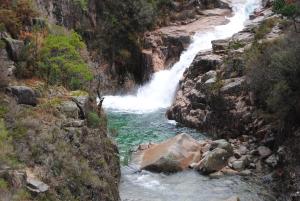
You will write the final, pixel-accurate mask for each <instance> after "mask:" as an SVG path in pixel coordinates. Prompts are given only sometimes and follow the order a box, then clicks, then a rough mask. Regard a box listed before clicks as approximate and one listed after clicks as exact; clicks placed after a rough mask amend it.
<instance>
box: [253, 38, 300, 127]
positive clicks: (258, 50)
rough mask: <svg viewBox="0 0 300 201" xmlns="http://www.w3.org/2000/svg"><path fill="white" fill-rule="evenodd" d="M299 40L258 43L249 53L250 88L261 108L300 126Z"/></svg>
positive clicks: (290, 39) (286, 39)
mask: <svg viewBox="0 0 300 201" xmlns="http://www.w3.org/2000/svg"><path fill="white" fill-rule="evenodd" d="M299 55H300V37H299V35H298V34H296V33H289V34H288V35H287V36H286V37H284V38H283V39H280V40H278V41H275V42H274V41H273V42H270V43H263V44H255V45H253V47H252V49H251V50H250V51H249V52H248V59H247V69H248V73H247V74H248V77H249V80H250V89H251V90H252V91H254V92H255V94H256V97H257V103H258V105H259V107H261V108H262V109H264V110H265V111H267V112H270V113H273V114H275V116H276V117H277V118H278V119H281V120H282V121H293V122H295V121H296V122H297V123H300V121H299V120H300V118H299V117H300V101H299V100H300V79H299V77H300V66H299V63H300V57H299Z"/></svg>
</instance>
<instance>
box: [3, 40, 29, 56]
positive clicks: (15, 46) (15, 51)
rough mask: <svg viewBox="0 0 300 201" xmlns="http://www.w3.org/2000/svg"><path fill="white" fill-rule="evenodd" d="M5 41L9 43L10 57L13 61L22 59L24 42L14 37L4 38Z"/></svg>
mask: <svg viewBox="0 0 300 201" xmlns="http://www.w3.org/2000/svg"><path fill="white" fill-rule="evenodd" d="M4 41H5V42H6V43H7V50H8V54H9V56H10V58H11V59H12V60H13V61H18V60H20V57H21V52H22V49H23V47H24V42H23V41H21V40H15V39H12V38H4Z"/></svg>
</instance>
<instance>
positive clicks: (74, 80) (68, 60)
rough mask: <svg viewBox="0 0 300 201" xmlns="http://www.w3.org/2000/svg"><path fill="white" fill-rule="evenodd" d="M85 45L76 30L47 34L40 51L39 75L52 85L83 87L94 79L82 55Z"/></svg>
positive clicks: (71, 87)
mask: <svg viewBox="0 0 300 201" xmlns="http://www.w3.org/2000/svg"><path fill="white" fill-rule="evenodd" d="M84 46H85V45H84V43H83V42H82V40H81V37H80V36H79V35H78V34H77V33H75V32H72V33H71V34H69V35H49V36H47V37H46V39H45V41H44V44H43V47H42V49H41V52H40V62H39V72H38V73H39V75H40V76H41V77H42V78H43V79H45V80H46V82H47V83H48V84H51V85H55V84H58V85H59V84H61V85H63V86H65V87H67V88H70V89H75V90H76V89H79V88H81V86H83V84H84V83H86V82H87V81H90V80H91V79H92V73H91V72H90V70H89V68H88V66H87V64H86V63H85V61H84V60H83V58H82V57H81V55H80V50H81V49H82V48H84Z"/></svg>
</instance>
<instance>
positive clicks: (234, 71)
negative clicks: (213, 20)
mask: <svg viewBox="0 0 300 201" xmlns="http://www.w3.org/2000/svg"><path fill="white" fill-rule="evenodd" d="M261 13H262V15H261V16H259V17H257V18H255V19H253V20H252V21H251V22H250V23H248V25H247V26H246V28H245V29H244V30H242V31H241V32H239V33H236V34H234V35H233V36H232V37H231V38H228V39H224V40H217V41H213V42H212V46H213V50H212V52H200V53H199V54H198V55H197V56H196V57H195V59H194V61H193V63H192V64H191V65H190V67H189V68H188V69H187V70H186V71H185V73H184V75H183V78H182V80H181V81H180V83H179V87H178V91H177V94H176V96H175V100H174V102H173V104H172V106H171V107H170V108H169V109H168V111H167V113H166V115H167V117H168V118H169V119H173V120H176V121H177V122H180V123H182V124H184V125H187V126H190V127H194V128H197V129H199V130H202V131H206V132H209V133H211V134H212V135H214V136H215V137H223V138H228V137H236V136H239V135H241V134H256V135H257V136H258V135H260V138H264V137H265V136H268V135H269V134H270V130H269V129H267V126H266V125H265V122H264V121H263V120H262V118H261V117H259V116H258V115H257V113H255V112H254V111H255V106H254V97H253V94H252V93H251V92H249V91H248V90H247V80H246V77H245V76H244V74H245V61H244V58H245V57H244V56H243V55H244V53H245V51H247V49H249V47H251V43H252V42H254V40H255V26H258V25H259V24H260V23H262V22H263V20H264V19H267V18H270V17H271V14H270V9H266V10H264V11H262V12H261ZM273 29H276V30H274V31H273ZM273 29H272V31H271V32H270V33H272V34H271V35H272V38H273V39H274V38H276V37H273V36H274V35H276V34H274V33H275V32H276V33H277V35H276V36H277V37H278V36H279V34H280V32H279V31H278V29H277V28H276V26H275V27H274V28H273ZM270 33H269V34H267V35H266V36H265V37H266V38H268V35H270ZM266 40H268V39H266ZM264 126H265V127H264ZM262 133H264V134H262ZM261 134H262V135H261Z"/></svg>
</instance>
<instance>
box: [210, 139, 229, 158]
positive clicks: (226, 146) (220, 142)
mask: <svg viewBox="0 0 300 201" xmlns="http://www.w3.org/2000/svg"><path fill="white" fill-rule="evenodd" d="M212 146H216V147H217V148H221V149H225V150H226V151H227V152H228V153H229V154H230V155H232V153H233V148H232V146H231V144H230V143H229V142H227V141H226V140H224V139H220V140H215V141H213V142H212Z"/></svg>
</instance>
